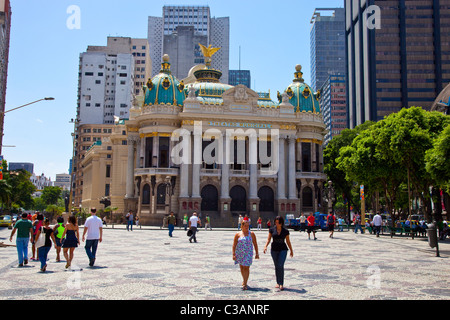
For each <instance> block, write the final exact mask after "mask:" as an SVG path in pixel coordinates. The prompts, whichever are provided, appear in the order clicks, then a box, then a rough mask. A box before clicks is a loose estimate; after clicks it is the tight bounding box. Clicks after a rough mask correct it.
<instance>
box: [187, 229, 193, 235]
mask: <svg viewBox="0 0 450 320" xmlns="http://www.w3.org/2000/svg"><path fill="white" fill-rule="evenodd" d="M192 234H193V232H192V230H191V229H189V230H188V232H187V236H188V237H190V236H192Z"/></svg>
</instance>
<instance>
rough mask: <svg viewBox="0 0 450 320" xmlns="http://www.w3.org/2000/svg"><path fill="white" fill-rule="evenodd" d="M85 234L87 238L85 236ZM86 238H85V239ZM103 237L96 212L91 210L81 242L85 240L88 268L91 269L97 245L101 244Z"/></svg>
mask: <svg viewBox="0 0 450 320" xmlns="http://www.w3.org/2000/svg"><path fill="white" fill-rule="evenodd" d="M86 234H87V236H86ZM85 236H86V237H85ZM102 237H103V223H102V220H101V219H100V218H99V217H97V210H96V209H95V208H91V216H90V217H89V218H87V219H86V222H85V223H84V230H83V242H84V241H85V239H86V242H85V245H84V250H85V251H86V254H87V256H88V258H89V266H90V267H93V266H94V263H95V258H96V255H97V247H98V243H99V242H102Z"/></svg>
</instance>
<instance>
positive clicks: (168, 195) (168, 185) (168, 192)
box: [166, 176, 172, 215]
mask: <svg viewBox="0 0 450 320" xmlns="http://www.w3.org/2000/svg"><path fill="white" fill-rule="evenodd" d="M170 180H171V179H170V176H167V177H166V214H167V215H168V214H169V213H170V201H171V198H172V197H171V195H172V194H171V189H172V183H171V182H170Z"/></svg>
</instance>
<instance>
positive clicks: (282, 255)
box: [270, 250, 287, 286]
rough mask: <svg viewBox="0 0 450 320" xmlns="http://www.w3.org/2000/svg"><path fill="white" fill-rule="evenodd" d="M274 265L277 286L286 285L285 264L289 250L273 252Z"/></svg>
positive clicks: (271, 252)
mask: <svg viewBox="0 0 450 320" xmlns="http://www.w3.org/2000/svg"><path fill="white" fill-rule="evenodd" d="M270 254H271V255H272V259H273V263H274V264H275V276H276V278H277V284H279V285H280V286H282V285H284V262H285V261H286V257H287V250H282V251H274V250H271V251H270Z"/></svg>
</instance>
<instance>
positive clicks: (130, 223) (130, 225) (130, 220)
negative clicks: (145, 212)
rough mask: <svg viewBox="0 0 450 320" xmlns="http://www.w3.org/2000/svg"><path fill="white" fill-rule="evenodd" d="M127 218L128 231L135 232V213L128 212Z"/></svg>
mask: <svg viewBox="0 0 450 320" xmlns="http://www.w3.org/2000/svg"><path fill="white" fill-rule="evenodd" d="M125 218H126V220H127V231H130V229H131V231H133V221H134V216H133V211H132V210H130V211H128V213H127V215H126V216H125Z"/></svg>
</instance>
